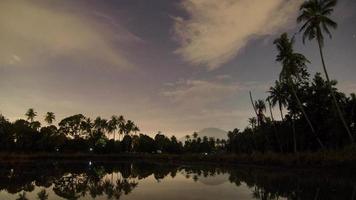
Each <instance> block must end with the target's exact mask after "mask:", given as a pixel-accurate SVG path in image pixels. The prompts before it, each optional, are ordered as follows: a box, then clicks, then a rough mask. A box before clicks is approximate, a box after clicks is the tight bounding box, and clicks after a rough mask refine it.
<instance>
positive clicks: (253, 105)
mask: <svg viewBox="0 0 356 200" xmlns="http://www.w3.org/2000/svg"><path fill="white" fill-rule="evenodd" d="M249 93H250V100H251V104H252V107H253V110H254V111H255V114H256V119H257V125H258V126H259V125H260V124H259V120H258V113H257V110H256V106H255V103H254V102H253V98H252V93H251V91H249Z"/></svg>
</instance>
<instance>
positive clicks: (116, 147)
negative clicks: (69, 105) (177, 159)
mask: <svg viewBox="0 0 356 200" xmlns="http://www.w3.org/2000/svg"><path fill="white" fill-rule="evenodd" d="M36 116H37V113H36V112H35V111H34V109H32V108H31V109H29V110H28V111H27V112H26V117H27V119H26V120H24V119H19V120H16V121H15V122H10V121H9V120H7V119H6V118H5V117H4V116H2V115H0V144H1V146H0V150H1V151H11V152H58V153H60V152H64V153H66V152H67V153H68V152H82V153H123V152H143V153H172V154H173V153H174V154H180V153H212V152H221V151H224V147H225V145H226V141H223V140H220V139H216V140H215V139H214V138H207V137H203V138H200V137H198V135H197V134H196V133H194V134H193V135H192V136H191V137H188V138H187V140H186V141H185V142H184V144H183V143H182V142H181V141H179V140H178V139H177V138H176V137H175V136H172V137H170V138H168V137H167V136H165V135H164V134H162V133H160V132H159V133H157V134H156V135H155V136H154V137H153V138H152V137H150V136H149V135H146V134H143V133H140V134H138V132H139V131H140V129H139V128H138V126H137V125H136V124H135V123H134V122H133V121H132V120H126V119H125V118H124V117H123V116H115V115H114V116H112V117H111V118H110V119H109V120H107V119H104V118H101V117H97V118H96V119H95V120H91V119H90V118H88V117H85V116H84V115H82V114H76V115H73V116H69V117H66V118H64V119H62V120H61V121H60V122H59V123H58V126H55V125H53V122H54V121H55V114H54V113H53V112H47V114H46V115H45V118H44V121H46V123H47V124H46V125H45V126H41V123H40V122H39V121H36V120H35V119H36ZM109 138H110V139H109Z"/></svg>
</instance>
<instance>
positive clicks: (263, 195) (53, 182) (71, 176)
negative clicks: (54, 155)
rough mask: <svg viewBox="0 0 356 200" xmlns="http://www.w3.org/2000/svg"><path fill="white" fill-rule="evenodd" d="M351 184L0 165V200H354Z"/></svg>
mask: <svg viewBox="0 0 356 200" xmlns="http://www.w3.org/2000/svg"><path fill="white" fill-rule="evenodd" d="M340 171H342V173H341V172H340ZM355 180H356V175H355V173H354V172H352V170H351V172H347V171H345V170H286V169H282V168H281V169H271V168H261V167H259V168H257V167H246V166H224V167H221V166H219V167H218V166H209V165H179V164H164V163H149V162H134V163H131V162H110V163H105V162H94V161H81V162H75V163H74V162H63V161H62V162H58V161H47V162H35V163H34V162H31V163H23V162H22V163H6V164H0V199H4V200H11V199H127V200H139V199H145V200H147V199H152V200H167V199H172V200H178V199H183V200H193V199H194V200H198V199H202V200H207V199H214V200H215V199H226V200H229V199H234V200H252V199H261V200H273V199H276V200H277V199H279V200H283V199H290V200H307V199H308V200H309V199H310V200H318V199H319V200H327V199H335V200H336V199H337V200H340V199H343V200H344V199H346V200H356V181H355Z"/></svg>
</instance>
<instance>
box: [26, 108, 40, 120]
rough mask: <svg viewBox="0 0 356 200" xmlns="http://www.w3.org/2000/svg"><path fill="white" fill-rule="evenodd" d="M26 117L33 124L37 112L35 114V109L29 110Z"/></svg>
mask: <svg viewBox="0 0 356 200" xmlns="http://www.w3.org/2000/svg"><path fill="white" fill-rule="evenodd" d="M25 115H26V117H27V120H30V122H33V120H34V119H35V117H36V116H37V112H35V110H34V109H33V108H30V109H28V110H27V112H26V114H25Z"/></svg>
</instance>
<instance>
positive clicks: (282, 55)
mask: <svg viewBox="0 0 356 200" xmlns="http://www.w3.org/2000/svg"><path fill="white" fill-rule="evenodd" d="M274 44H275V45H276V47H277V50H278V55H277V58H276V61H277V62H280V63H281V64H282V70H281V73H280V81H283V82H285V83H286V84H287V85H288V86H289V88H290V89H291V91H292V95H293V96H294V98H295V99H296V101H297V104H298V107H299V109H300V110H301V112H302V114H303V116H304V118H305V120H306V121H307V123H308V125H309V127H310V129H311V131H312V133H313V134H314V135H315V136H316V139H317V141H318V143H319V145H320V147H321V148H324V145H323V143H322V142H321V140H320V139H319V137H318V136H317V135H316V132H315V129H314V126H313V125H312V123H311V121H310V119H309V117H308V115H307V114H306V112H305V109H304V107H303V104H302V102H301V101H300V99H299V97H298V95H297V92H296V89H295V85H296V84H295V80H296V81H300V80H301V79H302V77H301V74H302V73H303V72H304V71H305V68H306V63H307V62H308V60H307V59H306V58H305V56H304V55H302V54H300V53H295V52H294V49H293V45H294V38H291V39H289V38H288V34H287V33H283V34H282V35H281V37H280V38H278V39H276V40H275V41H274Z"/></svg>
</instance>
